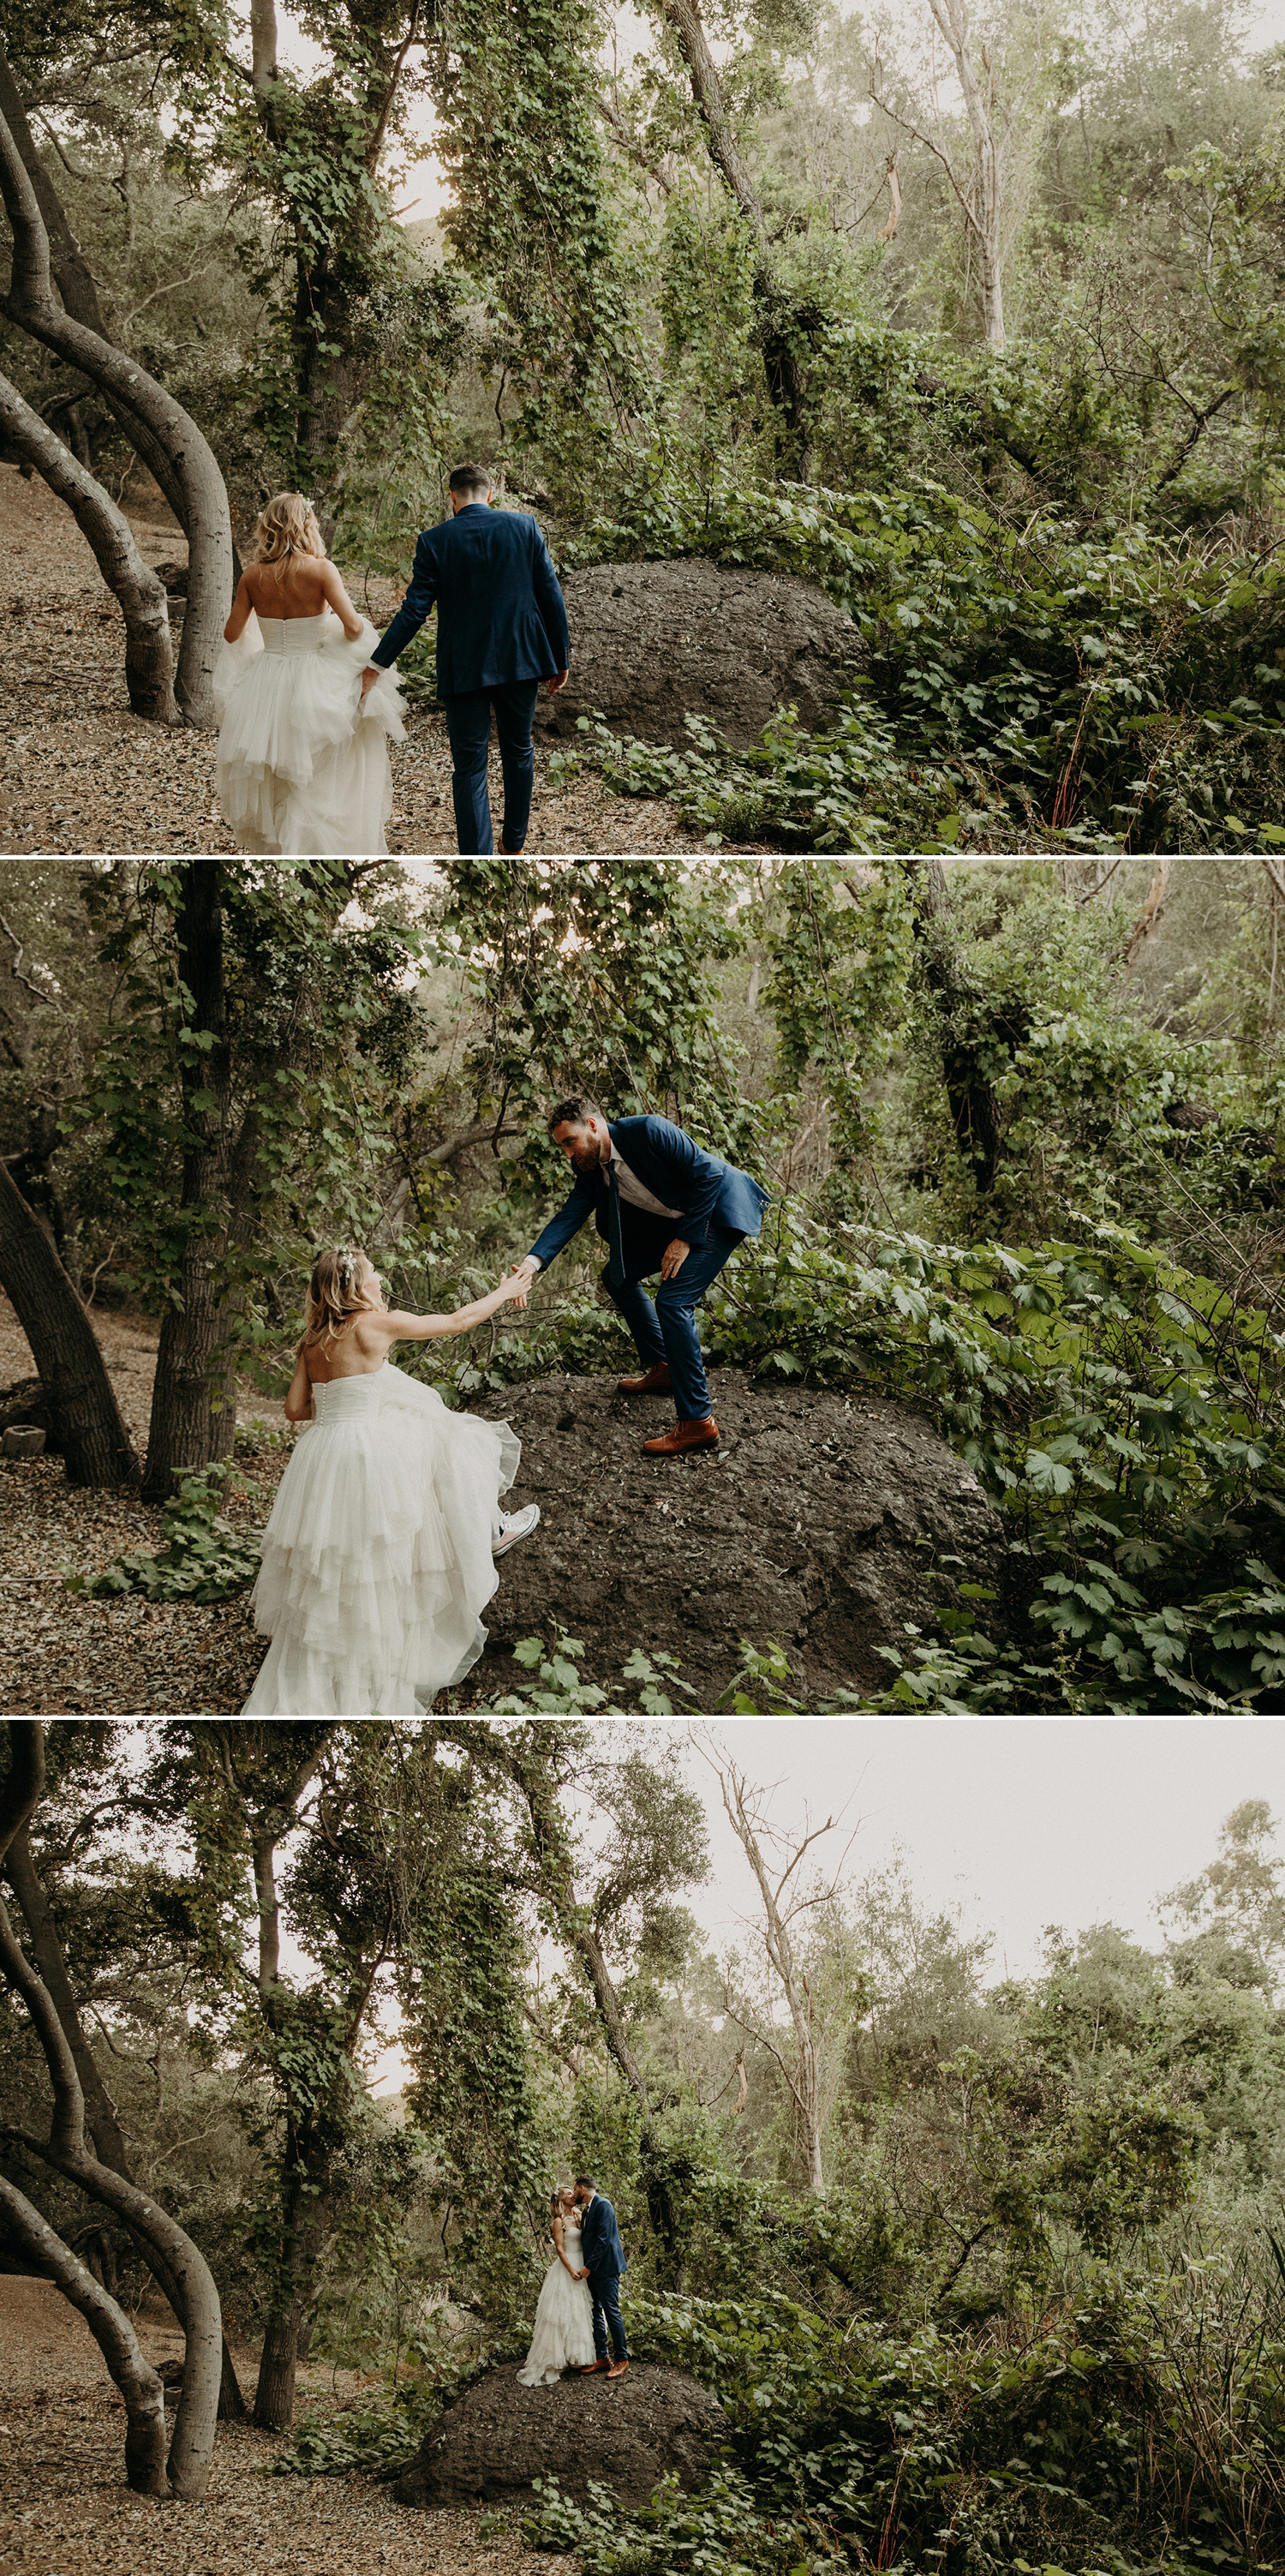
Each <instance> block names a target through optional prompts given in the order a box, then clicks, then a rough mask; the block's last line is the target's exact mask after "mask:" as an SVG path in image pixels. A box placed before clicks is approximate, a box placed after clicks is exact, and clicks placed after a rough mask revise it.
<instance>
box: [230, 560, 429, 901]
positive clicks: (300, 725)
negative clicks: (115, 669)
mask: <svg viewBox="0 0 1285 2576" xmlns="http://www.w3.org/2000/svg"><path fill="white" fill-rule="evenodd" d="M265 631H266V632H268V634H269V641H270V645H271V648H272V649H269V650H265V648H264V637H265ZM378 642H379V637H378V635H377V634H376V631H375V629H374V627H373V626H372V625H371V624H370V623H369V621H368V620H367V619H363V621H362V631H361V634H360V635H359V636H358V637H357V639H356V641H355V642H354V643H351V644H350V643H349V642H348V641H347V639H346V638H345V635H344V631H343V627H342V625H341V624H340V621H339V619H338V618H337V617H333V616H332V615H331V614H330V611H329V610H328V609H327V610H326V611H325V613H324V615H322V616H320V617H292V618H284V619H278V618H265V619H264V621H263V625H262V627H261V626H260V623H259V620H258V618H257V617H256V616H255V615H254V614H253V613H252V614H251V616H250V619H249V623H248V624H247V626H246V628H245V631H244V633H243V634H242V635H240V636H238V638H237V641H236V643H235V644H225V645H223V647H222V649H221V651H220V653H219V656H218V660H217V662H216V663H215V666H214V702H215V707H216V710H217V713H218V717H219V749H218V768H217V784H218V797H219V804H220V807H221V808H222V812H223V815H224V819H225V821H226V822H227V823H228V825H229V827H230V829H231V830H232V832H233V834H234V835H235V838H236V844H237V848H238V849H241V850H252V851H256V852H266V853H271V854H274V855H275V854H280V855H281V856H283V857H300V858H314V857H323V858H325V857H374V858H380V857H382V856H383V855H384V854H385V851H386V849H387V842H386V840H385V837H384V826H385V824H386V823H387V821H388V817H389V815H390V813H391V812H392V805H393V789H392V774H391V771H390V768H389V763H388V745H389V742H390V741H392V742H404V741H405V739H406V734H405V728H404V726H403V724H402V716H403V714H404V712H405V701H404V700H403V698H402V694H401V691H400V690H399V688H398V686H397V683H396V681H395V679H394V678H393V676H392V674H391V672H387V671H386V672H384V673H382V674H381V676H380V678H379V679H378V680H377V681H376V682H375V685H374V687H373V688H372V689H371V690H370V691H369V692H368V694H367V695H366V696H365V697H364V698H363V696H362V694H361V676H362V673H363V671H364V670H365V668H366V665H367V663H368V662H369V660H370V657H371V654H372V653H373V651H374V649H375V646H376V645H377V643H378Z"/></svg>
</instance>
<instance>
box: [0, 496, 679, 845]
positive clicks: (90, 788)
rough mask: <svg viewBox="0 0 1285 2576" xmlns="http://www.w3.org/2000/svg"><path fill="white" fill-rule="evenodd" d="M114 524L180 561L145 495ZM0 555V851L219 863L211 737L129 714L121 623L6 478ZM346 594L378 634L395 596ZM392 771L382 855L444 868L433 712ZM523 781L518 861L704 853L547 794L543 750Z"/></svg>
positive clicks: (80, 558)
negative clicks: (0, 711) (1, 706)
mask: <svg viewBox="0 0 1285 2576" xmlns="http://www.w3.org/2000/svg"><path fill="white" fill-rule="evenodd" d="M128 515H129V519H130V523H131V525H132V527H133V530H134V534H135V537H136V538H137V540H138V545H139V549H140V552H141V553H142V554H143V555H144V556H145V558H146V560H147V561H148V562H149V563H151V564H154V565H160V564H171V563H179V564H181V563H182V562H183V560H184V558H185V556H186V552H187V548H186V543H185V540H184V539H183V537H182V536H181V535H180V533H179V530H178V528H177V527H176V525H175V523H174V521H173V520H172V519H171V518H170V516H169V513H168V511H167V510H166V509H165V507H164V504H163V503H162V502H161V501H160V499H159V496H158V498H157V499H156V501H155V502H154V503H150V504H145V505H137V506H136V505H135V504H133V503H132V502H131V503H130V504H129V505H128ZM0 549H2V550H3V555H4V560H5V565H6V574H7V585H8V598H7V601H6V603H5V604H6V605H7V607H8V612H9V613H8V616H7V617H6V618H4V619H3V620H2V621H0V679H2V681H3V685H4V689H5V696H6V701H7V703H8V706H9V710H10V719H11V726H12V731H11V734H10V739H9V744H8V749H7V758H6V763H5V771H4V776H3V778H2V779H0V851H14V852H21V853H23V854H25V855H27V856H33V855H47V854H51V853H52V854H53V855H54V856H57V854H58V853H59V852H60V851H76V852H80V851H86V852H103V851H113V852H118V853H129V852H135V853H137V852H140V851H149V852H158V851H159V852H169V851H174V850H179V851H184V852H190V853H192V854H193V855H197V856H214V857H217V856H219V855H220V854H224V853H230V852H232V851H233V850H234V849H235V843H234V842H233V840H232V837H231V834H230V833H229V831H228V829H227V826H226V824H225V823H224V821H223V819H222V816H221V815H220V813H219V810H218V805H217V802H216V798H215V792H214V755H215V737H214V735H213V734H212V733H192V732H189V731H187V730H186V729H185V728H179V729H173V728H171V727H169V726H165V725H155V724H147V723H145V722H144V720H143V718H142V717H141V716H134V715H131V714H130V711H129V701H128V698H127V696H126V691H125V670H124V646H125V632H124V623H123V620H122V617H121V612H120V610H119V608H118V607H117V605H116V602H115V600H114V599H113V597H112V595H111V593H110V591H109V590H108V589H107V586H106V584H105V582H104V581H103V578H102V575H101V573H100V572H99V570H98V566H97V564H96V563H95V561H94V558H93V555H92V553H91V551H90V548H89V545H88V542H87V540H86V539H85V538H84V537H83V536H82V535H81V533H80V530H79V528H78V527H77V525H76V522H75V520H74V519H73V518H72V516H71V513H70V511H69V510H68V509H67V508H66V507H65V506H64V504H63V503H62V502H61V501H58V500H55V498H54V495H53V494H52V492H50V490H49V489H48V486H47V485H46V484H44V483H42V482H41V481H40V479H39V477H38V476H36V475H33V476H32V477H31V479H30V481H28V480H26V479H25V478H24V477H23V476H22V474H21V473H20V471H19V469H18V467H17V466H16V465H0ZM354 592H355V596H356V597H357V600H358V604H359V606H361V607H363V608H365V610H366V612H367V614H368V615H369V616H371V617H372V618H373V620H374V622H375V623H376V625H383V624H386V622H387V620H388V618H389V617H390V616H391V615H392V611H393V607H394V604H395V602H396V600H397V598H398V596H399V594H398V592H397V591H396V589H395V588H394V586H393V585H392V584H391V583H389V582H385V581H379V580H375V579H372V580H370V581H369V582H368V583H357V584H355V585H354ZM2 599H4V593H3V592H0V600H2ZM392 757H393V797H394V805H393V814H392V819H391V821H390V823H389V826H388V846H389V850H390V851H391V852H393V853H395V854H397V855H410V854H412V853H418V854H421V855H423V856H431V855H434V854H437V853H441V852H445V851H450V852H452V853H453V852H454V850H455V821H454V811H453V808H452V804H451V760H450V746H449V744H448V742H447V738H446V720H445V717H444V716H443V715H442V714H441V713H440V711H439V710H438V709H436V708H434V707H423V706H413V707H412V708H411V710H410V715H409V719H408V723H407V740H406V744H405V746H404V748H402V749H400V750H399V749H397V748H396V747H394V750H393V755H392ZM491 771H492V774H491V805H492V811H493V813H494V815H495V818H496V827H497V832H498V826H499V818H500V814H501V810H502V806H503V792H502V788H501V783H500V772H499V763H498V760H497V759H496V758H494V757H493V758H492V764H491ZM535 776H536V785H535V802H534V805H533V808H532V815H531V830H530V836H529V838H528V841H527V851H528V854H529V855H530V856H531V857H538V856H539V855H541V854H546V855H547V854H551V853H558V854H561V855H568V854H573V853H576V852H580V853H583V854H585V855H591V854H593V853H596V852H605V853H609V854H616V853H620V854H624V853H631V854H632V853H639V852H641V853H643V854H645V855H648V856H654V857H657V858H660V857H673V856H676V855H683V854H686V853H687V852H689V851H694V850H700V849H701V848H703V847H704V844H703V843H702V842H700V841H697V840H692V839H691V838H690V837H689V836H688V835H687V834H686V833H685V832H684V831H683V829H682V826H681V825H680V823H679V820H678V817H677V815H676V813H675V811H674V808H673V807H672V805H669V804H665V803H663V802H661V801H659V800H657V799H653V798H650V797H645V798H643V797H621V796H613V795H611V794H610V793H609V792H608V790H607V789H605V788H604V787H603V786H602V784H601V782H600V780H599V779H598V778H597V777H596V776H595V775H594V774H593V773H591V772H590V773H586V774H585V775H584V776H583V777H581V778H578V779H576V780H574V781H572V782H571V783H570V784H569V785H568V786H566V787H562V788H554V787H553V786H552V785H551V784H550V781H549V774H548V754H547V753H546V752H545V751H544V750H543V749H542V748H537V751H536V756H535Z"/></svg>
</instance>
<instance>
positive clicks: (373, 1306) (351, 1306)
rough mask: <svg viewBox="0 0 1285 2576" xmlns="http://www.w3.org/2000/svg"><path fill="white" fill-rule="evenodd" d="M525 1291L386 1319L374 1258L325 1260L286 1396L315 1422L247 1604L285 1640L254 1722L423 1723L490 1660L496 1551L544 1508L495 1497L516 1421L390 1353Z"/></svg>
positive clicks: (509, 1286) (251, 1702) (513, 1455)
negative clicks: (451, 1396) (494, 1417)
mask: <svg viewBox="0 0 1285 2576" xmlns="http://www.w3.org/2000/svg"><path fill="white" fill-rule="evenodd" d="M526 1286H527V1282H526V1280H525V1278H522V1279H520V1280H515V1279H513V1278H509V1279H507V1280H506V1281H504V1283H503V1285H502V1286H500V1287H499V1288H493V1289H492V1290H491V1293H490V1295H489V1296H487V1297H479V1298H478V1299H477V1300H476V1301H475V1303H474V1304H472V1305H470V1306H460V1307H457V1308H456V1310H455V1312H454V1314H451V1315H411V1314H405V1313H402V1312H400V1311H398V1312H395V1313H393V1314H390V1313H389V1311H388V1308H387V1306H386V1304H385V1302H384V1293H383V1284H382V1281H381V1280H380V1276H379V1273H378V1271H377V1270H376V1269H375V1268H374V1266H373V1264H372V1263H371V1262H369V1261H368V1260H367V1258H366V1255H365V1253H364V1252H359V1251H357V1250H356V1249H355V1248H354V1247H353V1246H352V1245H341V1246H339V1247H338V1248H337V1249H336V1250H335V1251H332V1252H323V1253H321V1254H320V1256H319V1257H318V1260H317V1262H316V1264H315V1266H314V1269H313V1273H312V1278H311V1280H310V1282H309V1285H308V1299H307V1306H306V1309H305V1316H304V1336H303V1340H302V1342H301V1343H300V1345H299V1358H298V1366H297V1367H296V1369H295V1373H294V1377H293V1379H292V1380H291V1384H290V1392H289V1394H288V1395H287V1397H286V1414H287V1417H288V1419H289V1420H290V1421H291V1422H304V1423H313V1424H315V1426H316V1428H315V1429H314V1430H311V1431H309V1432H308V1433H307V1435H306V1436H305V1438H303V1439H302V1440H300V1441H299V1443H298V1445H297V1447H296V1448H295V1449H294V1451H293V1453H292V1455H291V1458H290V1462H289V1465H288V1466H287V1468H286V1472H285V1474H284V1476H283V1477H282V1479H281V1483H280V1485H279V1487H278V1489H277V1497H276V1501H275V1502H274V1504H273V1506H272V1511H271V1514H270V1516H269V1520H268V1525H267V1528H266V1529H265V1531H264V1534H263V1562H262V1564H261V1566H260V1568H259V1576H258V1580H257V1582H256V1584H255V1587H254V1591H253V1593H252V1595H251V1601H250V1606H251V1609H252V1611H253V1613H254V1621H255V1626H256V1627H257V1628H260V1629H261V1630H262V1631H263V1632H264V1634H265V1635H266V1636H269V1637H270V1638H271V1640H272V1643H271V1645H270V1647H269V1649H268V1652H267V1654H266V1655H265V1657H264V1660H263V1663H262V1665H261V1667H260V1671H259V1676H258V1679H257V1681H256V1682H255V1685H254V1688H253V1690H252V1691H251V1693H250V1696H249V1698H248V1700H247V1701H246V1703H245V1707H244V1710H243V1711H242V1715H243V1716H246V1717H251V1716H256V1717H329V1716H331V1715H334V1716H337V1717H415V1716H419V1715H422V1714H423V1712H424V1711H425V1710H426V1709H427V1708H428V1707H429V1706H430V1705H431V1703H432V1701H433V1700H434V1698H435V1697H436V1695H437V1693H438V1691H440V1690H446V1689H448V1688H449V1687H450V1686H451V1684H452V1683H455V1682H459V1681H462V1680H463V1678H464V1675H465V1673H467V1672H468V1671H470V1670H471V1668H472V1666H473V1665H474V1664H475V1663H476V1662H477V1659H478V1656H479V1655H480V1654H481V1652H482V1650H483V1647H484V1646H485V1644H486V1630H485V1628H484V1627H483V1625H482V1622H481V1619H480V1617H479V1612H480V1611H481V1610H482V1609H483V1607H484V1606H485V1604H486V1603H487V1602H488V1601H489V1600H490V1598H491V1595H492V1593H493V1592H494V1591H495V1590H496V1587H497V1585H498V1583H499V1576H498V1575H497V1573H496V1571H495V1564H494V1559H495V1557H496V1556H502V1555H503V1554H504V1553H505V1551H506V1549H508V1548H510V1547H512V1546H513V1545H514V1544H515V1542H516V1541H517V1540H518V1539H521V1538H526V1537H527V1536H528V1534H529V1533H530V1531H531V1530H533V1529H534V1528H535V1525H536V1522H537V1521H538V1520H539V1517H540V1508H539V1505H538V1503H528V1504H527V1506H526V1509H525V1510H524V1511H521V1512H516V1513H514V1514H513V1515H511V1516H508V1515H506V1514H504V1513H502V1512H501V1510H500V1508H499V1497H500V1495H501V1493H503V1492H504V1491H505V1489H506V1487H508V1486H509V1485H511V1484H512V1482H513V1479H514V1476H515V1475H516V1473H517V1469H518V1461H519V1459H520V1458H521V1455H522V1449H521V1444H520V1442H519V1441H518V1439H517V1438H516V1435H515V1434H514V1432H513V1431H512V1430H511V1429H510V1427H509V1425H508V1423H507V1422H483V1421H481V1420H479V1419H478V1417H477V1416H476V1415H475V1414H471V1413H452V1412H451V1411H450V1410H449V1409H448V1407H447V1406H446V1405H445V1404H443V1402H442V1399H441V1397H440V1395H438V1394H437V1392H436V1390H435V1389H434V1388H433V1387H428V1386H421V1384H420V1382H419V1379H418V1378H413V1377H407V1376H406V1375H405V1374H404V1372H403V1371H402V1370H401V1369H399V1368H394V1367H393V1365H392V1362H391V1360H390V1359H389V1356H388V1355H389V1352H390V1351H391V1349H392V1347H393V1344H394V1342H399V1341H400V1342H427V1341H436V1340H439V1339H441V1338H442V1337H444V1336H445V1335H447V1334H450V1333H467V1332H471V1331H472V1329H473V1327H474V1325H476V1324H483V1323H485V1322H486V1320H487V1318H488V1316H490V1315H494V1314H495V1313H496V1312H497V1311H498V1309H499V1308H500V1307H501V1306H503V1305H506V1304H508V1303H510V1302H512V1303H513V1304H515V1305H519V1306H524V1305H525V1304H526V1294H525V1290H526ZM515 1289H516V1291H517V1294H516V1295H515V1294H514V1291H515Z"/></svg>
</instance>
